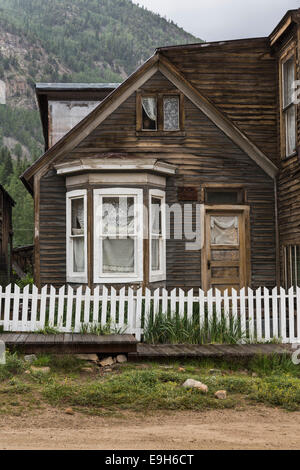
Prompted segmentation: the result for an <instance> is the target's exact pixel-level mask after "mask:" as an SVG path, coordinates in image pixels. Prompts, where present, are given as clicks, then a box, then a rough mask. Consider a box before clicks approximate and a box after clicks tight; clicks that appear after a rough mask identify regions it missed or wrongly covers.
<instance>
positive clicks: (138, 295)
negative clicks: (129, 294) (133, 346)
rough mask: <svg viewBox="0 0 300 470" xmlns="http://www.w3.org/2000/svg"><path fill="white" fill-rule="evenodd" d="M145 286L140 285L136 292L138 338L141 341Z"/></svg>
mask: <svg viewBox="0 0 300 470" xmlns="http://www.w3.org/2000/svg"><path fill="white" fill-rule="evenodd" d="M142 300H143V288H142V287H140V288H139V289H138V290H137V292H136V325H135V328H136V339H137V340H138V341H141V335H142V305H143V302H142Z"/></svg>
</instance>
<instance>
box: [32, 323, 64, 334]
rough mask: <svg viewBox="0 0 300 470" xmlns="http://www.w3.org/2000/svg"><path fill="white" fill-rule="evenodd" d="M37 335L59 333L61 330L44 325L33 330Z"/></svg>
mask: <svg viewBox="0 0 300 470" xmlns="http://www.w3.org/2000/svg"><path fill="white" fill-rule="evenodd" d="M33 333H36V334H38V335H59V334H61V332H60V331H59V330H58V329H57V328H54V327H53V326H49V325H46V326H45V327H44V328H43V329H42V330H37V331H34V332H33Z"/></svg>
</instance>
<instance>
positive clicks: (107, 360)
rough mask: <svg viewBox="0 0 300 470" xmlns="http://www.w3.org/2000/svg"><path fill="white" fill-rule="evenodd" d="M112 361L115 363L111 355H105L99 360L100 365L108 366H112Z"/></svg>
mask: <svg viewBox="0 0 300 470" xmlns="http://www.w3.org/2000/svg"><path fill="white" fill-rule="evenodd" d="M114 363H115V361H114V359H113V358H112V357H111V356H109V357H105V358H104V359H102V360H101V361H100V366H101V367H109V366H112V365H113V364H114Z"/></svg>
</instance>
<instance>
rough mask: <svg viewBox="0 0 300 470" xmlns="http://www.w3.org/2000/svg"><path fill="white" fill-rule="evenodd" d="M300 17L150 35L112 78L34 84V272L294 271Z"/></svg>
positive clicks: (144, 277) (156, 280)
mask: <svg viewBox="0 0 300 470" xmlns="http://www.w3.org/2000/svg"><path fill="white" fill-rule="evenodd" d="M298 20H299V11H298V10H295V11H291V12H288V13H287V15H286V16H285V17H284V19H283V20H282V22H281V23H280V24H279V26H278V27H277V28H276V30H275V31H274V32H273V33H272V34H271V36H270V37H267V38H257V39H243V40H236V41H223V42H215V43H208V44H206V43H205V44H192V45H184V46H174V47H165V48H164V47H162V48H159V49H158V50H157V51H156V52H155V54H154V55H153V56H152V57H151V58H150V59H149V60H148V61H147V62H145V63H144V64H143V65H142V66H141V67H140V68H139V69H138V70H137V71H136V72H135V73H134V74H132V75H131V76H130V77H129V78H128V79H127V80H126V81H124V82H123V83H122V84H120V85H119V84H107V85H103V84H102V85H101V84H92V85H84V84H77V85H76V84H72V85H71V84H69V85H68V84H64V85H59V84H56V85H55V84H39V85H38V86H37V96H38V101H39V105H40V111H41V118H42V122H43V128H44V135H45V147H46V153H45V154H44V155H43V156H42V157H41V158H40V159H39V160H37V161H36V162H35V163H34V164H33V165H32V166H31V167H30V168H29V169H28V170H27V171H26V172H25V173H24V175H23V176H22V180H23V182H24V184H25V185H26V187H27V188H28V190H29V191H30V192H31V193H32V194H33V197H34V201H35V279H36V282H37V284H39V285H42V284H46V283H47V284H48V283H53V284H55V285H61V284H65V283H70V284H71V285H78V284H84V285H89V286H90V287H93V286H94V285H98V284H100V285H105V284H109V285H115V286H117V287H122V286H124V285H125V286H126V285H127V286H128V285H130V286H132V285H134V286H135V287H139V286H150V287H152V288H154V287H158V286H166V287H167V288H173V287H181V288H184V289H190V288H195V289H197V288H200V287H201V288H203V289H204V290H207V289H209V288H211V287H216V288H219V289H221V290H224V289H225V288H231V287H235V288H241V287H243V286H251V287H254V288H255V287H259V286H266V287H274V286H275V285H276V284H277V285H279V284H283V285H287V286H289V285H291V284H294V285H296V284H299V282H300V251H299V250H300V195H299V194H300V193H299V190H300V179H299V178H300V174H299V135H300V125H299V123H300V118H299V112H298V105H297V104H296V102H295V99H294V98H291V87H292V86H293V85H294V80H295V79H296V78H297V77H298V79H300V77H299V72H300V70H299V52H300V28H299V21H298ZM286 60H287V61H288V62H287V65H284V64H286ZM289 61H291V62H289ZM291 63H292V65H291ZM292 71H293V73H294V75H293V73H292ZM291 100H292V101H291ZM296 124H297V131H296ZM293 126H294V127H293Z"/></svg>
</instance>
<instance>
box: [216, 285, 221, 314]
mask: <svg viewBox="0 0 300 470" xmlns="http://www.w3.org/2000/svg"><path fill="white" fill-rule="evenodd" d="M216 317H217V321H218V322H220V321H221V317H222V296H221V291H220V290H219V289H216Z"/></svg>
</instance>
